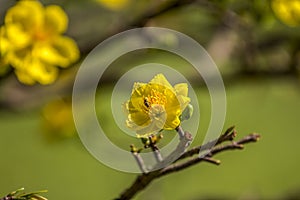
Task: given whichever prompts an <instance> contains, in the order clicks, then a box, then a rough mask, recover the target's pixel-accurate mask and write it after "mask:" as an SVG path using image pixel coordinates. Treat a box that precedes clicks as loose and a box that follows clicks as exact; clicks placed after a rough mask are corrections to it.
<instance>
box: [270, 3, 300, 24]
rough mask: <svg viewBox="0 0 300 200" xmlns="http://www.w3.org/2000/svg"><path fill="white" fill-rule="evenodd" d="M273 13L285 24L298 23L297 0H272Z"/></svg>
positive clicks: (299, 8)
mask: <svg viewBox="0 0 300 200" xmlns="http://www.w3.org/2000/svg"><path fill="white" fill-rule="evenodd" d="M271 6H272V9H273V11H274V13H275V15H276V16H277V17H278V18H279V19H280V20H281V21H282V22H283V23H285V24H286V25H288V26H291V27H294V26H299V25H300V1H299V0H272V2H271Z"/></svg>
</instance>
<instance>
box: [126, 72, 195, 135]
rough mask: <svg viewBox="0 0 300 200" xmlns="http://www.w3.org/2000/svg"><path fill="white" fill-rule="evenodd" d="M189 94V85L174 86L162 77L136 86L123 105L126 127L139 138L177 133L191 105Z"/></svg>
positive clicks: (161, 75)
mask: <svg viewBox="0 0 300 200" xmlns="http://www.w3.org/2000/svg"><path fill="white" fill-rule="evenodd" d="M187 95H188V85H187V84H186V83H180V84H177V85H175V86H174V87H172V85H171V84H170V83H169V82H168V81H167V79H166V78H165V76H164V75H163V74H158V75H156V76H155V77H154V78H153V79H152V80H151V81H150V82H149V83H134V86H133V90H132V94H131V98H130V100H129V101H127V102H126V103H125V104H124V105H125V106H124V107H125V111H126V114H127V120H126V125H127V127H128V128H130V129H132V130H134V131H136V133H137V136H139V137H147V136H149V135H151V134H155V133H157V132H158V131H160V130H174V129H175V128H176V127H178V126H179V125H180V115H181V114H182V111H183V110H184V109H185V108H186V106H187V105H188V104H189V103H190V98H189V97H188V96H187Z"/></svg>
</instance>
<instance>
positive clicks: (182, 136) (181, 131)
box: [175, 126, 184, 140]
mask: <svg viewBox="0 0 300 200" xmlns="http://www.w3.org/2000/svg"><path fill="white" fill-rule="evenodd" d="M175 130H176V131H177V133H178V135H179V139H180V140H182V139H183V138H184V130H183V129H182V127H181V126H177V128H176V129H175Z"/></svg>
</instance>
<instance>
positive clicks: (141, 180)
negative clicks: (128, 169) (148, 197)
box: [117, 130, 260, 200]
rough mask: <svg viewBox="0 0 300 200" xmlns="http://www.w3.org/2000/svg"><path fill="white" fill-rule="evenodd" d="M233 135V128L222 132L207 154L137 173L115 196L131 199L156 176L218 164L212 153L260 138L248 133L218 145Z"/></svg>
mask: <svg viewBox="0 0 300 200" xmlns="http://www.w3.org/2000/svg"><path fill="white" fill-rule="evenodd" d="M226 135H232V136H231V137H233V138H232V139H231V137H225V136H226ZM235 135H236V131H234V130H232V131H230V133H227V132H225V133H224V134H222V135H221V136H220V138H218V140H217V141H215V145H217V146H214V147H212V148H211V149H208V150H209V154H207V155H206V156H204V157H196V158H191V159H189V160H187V161H185V162H182V163H174V164H171V165H169V166H166V167H164V168H162V169H160V170H156V171H152V172H149V173H147V174H142V175H139V176H138V177H137V178H136V180H135V181H134V182H133V184H132V185H131V186H130V187H129V188H128V189H126V190H125V191H124V192H123V193H122V194H121V195H120V197H119V198H117V199H119V200H128V199H131V198H132V197H133V196H135V195H136V194H137V193H138V192H140V191H142V190H143V189H144V188H145V187H147V186H148V185H149V184H150V183H151V182H152V181H153V180H155V179H156V178H159V177H162V176H165V175H167V174H170V173H172V172H176V171H180V170H183V169H186V168H188V167H190V166H193V165H196V164H198V163H200V162H202V161H205V162H209V163H213V164H216V165H218V164H220V161H218V160H215V159H213V158H212V157H213V156H214V155H216V154H218V153H220V152H223V151H227V150H235V149H242V148H243V144H247V143H251V142H256V141H258V139H259V138H260V135H259V134H256V133H253V134H249V135H247V136H245V137H244V138H242V139H240V140H238V141H236V142H232V143H229V144H226V145H218V144H220V143H222V142H226V141H228V140H233V139H234V137H235ZM203 146H204V147H205V146H208V145H206V144H205V145H202V147H203ZM200 149H202V148H201V146H199V147H196V148H194V150H193V151H191V150H190V151H188V152H189V153H188V152H186V153H184V154H183V155H182V156H184V157H185V158H186V157H189V156H193V155H195V154H198V153H199V151H200ZM176 161H178V160H176ZM176 161H175V162H176Z"/></svg>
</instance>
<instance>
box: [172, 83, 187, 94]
mask: <svg viewBox="0 0 300 200" xmlns="http://www.w3.org/2000/svg"><path fill="white" fill-rule="evenodd" d="M174 89H175V92H176V95H182V96H185V97H186V96H187V95H188V85H187V84H186V83H179V84H176V85H175V86H174Z"/></svg>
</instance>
